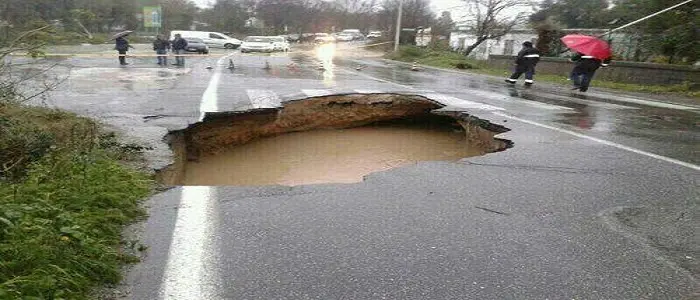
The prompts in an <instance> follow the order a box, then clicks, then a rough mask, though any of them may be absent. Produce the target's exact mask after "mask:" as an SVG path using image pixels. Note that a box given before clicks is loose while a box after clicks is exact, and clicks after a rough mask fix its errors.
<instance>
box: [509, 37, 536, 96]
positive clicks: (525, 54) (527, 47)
mask: <svg viewBox="0 0 700 300" xmlns="http://www.w3.org/2000/svg"><path fill="white" fill-rule="evenodd" d="M539 61H540V51H539V50H537V49H535V47H533V46H532V42H524V43H523V49H521V50H520V52H518V56H517V57H516V58H515V71H514V72H513V75H510V78H507V79H506V82H507V83H510V84H515V83H516V82H518V78H520V76H521V75H523V73H525V86H531V85H532V84H533V83H535V81H534V80H533V76H534V75H535V66H536V65H537V63H538V62H539Z"/></svg>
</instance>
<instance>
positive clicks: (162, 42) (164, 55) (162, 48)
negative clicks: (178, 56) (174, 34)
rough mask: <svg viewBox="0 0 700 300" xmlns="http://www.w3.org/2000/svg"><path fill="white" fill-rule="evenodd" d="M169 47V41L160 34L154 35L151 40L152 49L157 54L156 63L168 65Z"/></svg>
mask: <svg viewBox="0 0 700 300" xmlns="http://www.w3.org/2000/svg"><path fill="white" fill-rule="evenodd" d="M169 49H170V41H168V40H167V39H165V38H164V37H163V35H162V34H159V35H158V36H157V37H156V40H155V41H154V42H153V50H154V51H156V55H158V65H161V66H167V65H168V50H169Z"/></svg>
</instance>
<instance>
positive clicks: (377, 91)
mask: <svg viewBox="0 0 700 300" xmlns="http://www.w3.org/2000/svg"><path fill="white" fill-rule="evenodd" d="M355 93H360V94H380V93H382V91H380V90H355Z"/></svg>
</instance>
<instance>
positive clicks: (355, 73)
mask: <svg viewBox="0 0 700 300" xmlns="http://www.w3.org/2000/svg"><path fill="white" fill-rule="evenodd" d="M342 70H343V71H345V72H346V73H350V74H353V75H357V76H361V77H365V78H369V79H372V80H375V81H379V82H384V83H389V84H393V85H395V86H400V87H402V88H405V89H409V90H413V89H414V88H413V87H412V86H409V85H404V84H400V83H396V82H393V81H389V80H385V79H381V78H378V77H374V76H371V75H367V74H364V73H360V72H355V71H350V70H348V69H345V68H343V69H342Z"/></svg>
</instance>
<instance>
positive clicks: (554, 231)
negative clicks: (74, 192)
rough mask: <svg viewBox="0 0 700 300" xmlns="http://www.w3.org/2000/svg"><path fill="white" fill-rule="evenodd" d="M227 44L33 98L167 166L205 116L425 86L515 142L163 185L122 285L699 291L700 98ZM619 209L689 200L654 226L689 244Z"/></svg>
mask: <svg viewBox="0 0 700 300" xmlns="http://www.w3.org/2000/svg"><path fill="white" fill-rule="evenodd" d="M214 53H215V56H213V57H202V58H190V59H188V66H187V67H186V68H172V67H171V68H158V67H157V66H156V65H155V63H154V62H151V61H150V59H148V58H134V59H132V60H131V61H132V65H130V66H128V67H126V68H120V67H117V66H116V64H115V63H114V62H116V58H114V59H109V58H70V59H65V60H61V61H60V62H61V64H62V65H61V66H60V67H57V68H55V72H54V74H58V75H60V74H62V73H61V72H64V73H65V74H68V72H70V77H69V78H68V80H67V81H66V82H65V83H64V84H62V85H61V86H59V87H58V88H57V89H56V90H55V91H53V92H52V93H51V94H50V95H49V96H48V97H45V98H43V99H37V101H39V100H40V101H42V102H44V103H45V104H48V105H54V106H57V107H61V108H65V109H69V110H72V111H75V112H78V113H81V114H85V115H89V116H92V117H96V118H98V119H100V120H102V121H103V122H105V123H107V124H110V125H112V126H114V127H115V128H117V129H119V130H120V131H122V132H124V133H125V135H126V136H127V137H128V138H130V139H133V140H135V141H138V142H140V143H145V144H148V145H150V146H151V147H153V150H152V151H149V153H148V155H149V158H150V164H151V167H153V168H160V167H162V166H164V165H167V164H168V163H170V161H171V159H170V152H169V149H168V147H167V145H164V144H163V143H162V136H163V135H164V134H165V133H167V130H173V129H180V128H183V127H185V126H187V124H189V123H193V122H197V121H198V120H199V119H200V118H201V117H202V115H203V112H207V111H231V110H246V109H251V108H264V107H275V106H278V105H280V103H281V102H283V101H285V100H291V99H301V98H305V97H309V96H317V95H324V94H333V93H349V92H361V93H376V92H399V93H412V94H422V95H425V96H427V97H430V98H432V99H434V100H437V101H441V102H443V103H445V104H448V105H449V106H448V108H449V109H457V110H462V111H465V112H468V113H470V114H473V115H476V116H478V117H480V118H483V119H487V120H490V121H491V122H493V123H497V124H503V125H505V126H506V127H509V128H511V129H512V131H511V132H509V133H507V134H504V135H501V136H500V137H503V138H507V139H511V140H513V141H514V142H515V148H513V149H510V150H508V151H505V152H501V153H496V154H490V155H486V156H483V157H477V158H469V159H467V160H463V161H461V162H459V163H448V162H423V163H419V164H417V165H413V166H407V167H402V168H399V169H394V170H390V171H386V172H381V173H376V174H372V175H370V176H368V177H367V178H366V180H365V181H364V182H363V183H358V184H348V185H315V186H301V187H280V186H273V187H182V188H174V189H171V190H169V191H166V192H164V193H161V194H158V195H156V196H154V197H153V199H151V201H149V206H150V209H149V211H150V215H151V217H150V218H149V220H148V221H147V222H146V223H144V224H140V226H141V229H142V230H143V233H142V235H141V238H142V241H143V243H144V244H146V245H148V247H149V249H148V251H147V252H146V253H145V254H144V258H143V262H142V263H141V264H139V265H136V266H135V267H134V268H133V269H132V270H131V272H130V273H129V274H128V276H127V286H126V287H125V290H126V291H127V292H126V297H127V298H131V299H693V298H694V297H698V295H699V294H698V293H699V292H700V290H699V289H700V285H699V283H698V280H697V277H694V276H693V271H692V270H693V266H696V264H697V260H698V259H700V251H699V249H700V237H698V234H697V220H698V218H697V217H699V216H698V211H699V210H698V202H699V201H700V190H699V189H698V188H697V187H698V186H700V185H699V183H700V182H699V180H698V179H699V178H700V176H698V175H699V172H698V166H697V164H698V163H700V155H698V153H700V143H699V141H700V128H699V124H698V122H699V121H700V117H699V116H700V115H699V113H700V110H698V109H697V107H690V106H668V105H665V104H658V103H645V102H644V101H638V100H639V99H627V100H629V101H626V100H625V99H621V98H620V97H621V95H609V96H610V98H612V97H617V98H615V100H614V101H612V100H607V101H600V98H605V97H606V95H605V94H604V93H598V94H597V95H595V96H594V95H593V94H595V92H594V93H591V96H586V97H581V96H579V95H572V94H570V93H569V92H568V91H566V90H565V89H564V88H560V89H552V88H547V89H545V88H542V89H539V88H538V87H537V86H535V87H533V88H532V89H524V88H522V87H520V86H518V87H515V88H511V87H507V86H505V85H504V84H502V83H501V82H499V81H497V80H495V79H492V78H489V77H484V76H477V75H468V74H464V75H460V74H454V73H449V72H442V71H436V70H430V69H424V70H422V71H420V72H411V71H410V70H408V67H407V66H405V65H401V64H394V63H387V62H386V61H383V60H380V59H376V58H363V57H357V56H356V55H355V56H354V57H349V56H350V55H346V54H343V52H338V53H336V55H335V56H336V57H335V64H334V65H333V66H331V65H326V70H325V71H321V70H318V69H317V65H318V61H319V54H318V53H317V52H314V51H311V52H304V53H291V54H276V55H273V56H270V57H268V56H261V55H241V54H239V53H236V52H223V51H215V52H214ZM345 53H348V52H345ZM222 55H227V56H222ZM326 55H327V53H326V52H325V51H324V52H321V53H320V56H321V59H323V58H326ZM229 59H230V60H232V61H233V63H234V65H235V68H234V69H232V70H230V69H227V68H226V67H227V65H228V64H229ZM266 62H267V63H269V65H270V69H269V70H266V69H264V67H265V64H266ZM359 64H362V65H363V66H364V68H363V69H362V70H361V71H357V70H355V68H356V66H357V65H359ZM208 66H209V67H212V68H213V69H211V70H209V69H207V68H206V67H208ZM625 208H640V209H641V210H647V211H661V210H663V209H666V210H668V211H669V212H673V213H679V217H678V218H674V219H675V221H674V222H671V223H669V222H668V221H664V222H661V221H659V224H655V225H656V227H658V228H667V229H668V230H665V231H663V232H664V234H665V235H668V236H672V237H675V239H674V241H676V243H670V242H668V243H664V242H663V241H661V242H660V241H659V240H658V239H657V238H656V237H655V236H651V235H645V232H643V231H642V232H639V230H636V231H635V230H632V228H628V227H626V225H625V224H624V223H621V222H620V219H619V218H617V217H616V214H615V213H614V212H620V211H624V210H625ZM496 212H497V213H496ZM632 217H634V216H632ZM648 221H649V222H654V221H655V219H649V220H648ZM688 228H690V229H688ZM693 228H694V229H693ZM695 276H697V273H695Z"/></svg>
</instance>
